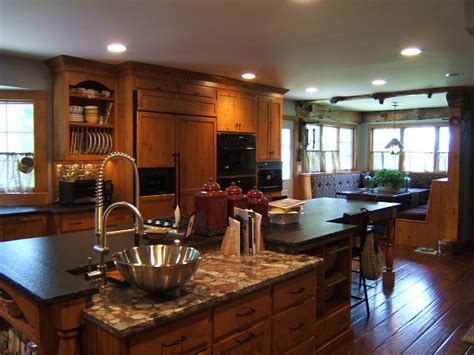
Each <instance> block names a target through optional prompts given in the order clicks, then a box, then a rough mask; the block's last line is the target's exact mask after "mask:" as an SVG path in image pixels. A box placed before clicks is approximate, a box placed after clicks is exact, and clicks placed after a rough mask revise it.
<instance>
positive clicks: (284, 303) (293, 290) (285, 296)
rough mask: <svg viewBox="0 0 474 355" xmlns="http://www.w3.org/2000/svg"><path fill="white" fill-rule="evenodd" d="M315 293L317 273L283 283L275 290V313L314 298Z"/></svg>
mask: <svg viewBox="0 0 474 355" xmlns="http://www.w3.org/2000/svg"><path fill="white" fill-rule="evenodd" d="M315 293H316V271H312V272H309V273H306V274H304V275H301V276H299V277H296V278H293V279H291V280H288V281H285V282H282V283H280V284H278V285H276V286H275V287H274V288H273V312H278V311H280V310H282V309H284V308H287V307H288V306H290V305H292V304H295V303H298V302H302V301H304V300H305V299H307V298H310V297H314V295H315Z"/></svg>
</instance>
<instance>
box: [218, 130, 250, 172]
mask: <svg viewBox="0 0 474 355" xmlns="http://www.w3.org/2000/svg"><path fill="white" fill-rule="evenodd" d="M255 142H256V140H255V134H231V133H218V134H217V176H218V177H226V176H246V175H247V176H248V175H255V173H256V150H255Z"/></svg>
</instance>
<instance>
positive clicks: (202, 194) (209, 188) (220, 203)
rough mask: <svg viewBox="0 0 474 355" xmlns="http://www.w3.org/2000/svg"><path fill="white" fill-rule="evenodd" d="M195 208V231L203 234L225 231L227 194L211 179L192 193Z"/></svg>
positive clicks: (216, 233) (226, 223)
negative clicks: (200, 188)
mask: <svg viewBox="0 0 474 355" xmlns="http://www.w3.org/2000/svg"><path fill="white" fill-rule="evenodd" d="M194 208H195V210H196V220H195V222H194V223H195V231H196V233H199V234H204V235H218V234H223V233H225V229H226V228H227V225H228V220H227V194H226V193H225V192H224V191H222V190H221V187H220V186H219V184H218V183H217V182H214V180H213V179H209V182H208V183H206V184H204V186H203V187H202V191H198V192H196V193H195V194H194Z"/></svg>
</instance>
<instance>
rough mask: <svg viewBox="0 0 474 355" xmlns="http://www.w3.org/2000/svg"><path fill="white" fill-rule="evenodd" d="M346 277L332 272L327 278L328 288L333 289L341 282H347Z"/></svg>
mask: <svg viewBox="0 0 474 355" xmlns="http://www.w3.org/2000/svg"><path fill="white" fill-rule="evenodd" d="M346 280H347V277H346V275H344V274H342V273H340V272H337V271H335V272H331V273H330V275H329V276H327V277H326V287H332V286H335V285H337V284H338V283H340V282H343V281H346Z"/></svg>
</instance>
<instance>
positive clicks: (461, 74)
mask: <svg viewBox="0 0 474 355" xmlns="http://www.w3.org/2000/svg"><path fill="white" fill-rule="evenodd" d="M463 75H464V73H462V72H456V73H446V74H444V76H446V77H448V78H450V77H453V76H463Z"/></svg>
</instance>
